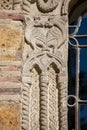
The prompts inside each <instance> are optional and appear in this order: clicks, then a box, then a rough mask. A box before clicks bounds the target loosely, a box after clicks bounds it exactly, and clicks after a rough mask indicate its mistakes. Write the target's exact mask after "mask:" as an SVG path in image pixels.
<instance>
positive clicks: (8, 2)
mask: <svg viewBox="0 0 87 130" xmlns="http://www.w3.org/2000/svg"><path fill="white" fill-rule="evenodd" d="M21 8H22V0H0V9H1V10H3V9H4V10H14V9H15V10H21Z"/></svg>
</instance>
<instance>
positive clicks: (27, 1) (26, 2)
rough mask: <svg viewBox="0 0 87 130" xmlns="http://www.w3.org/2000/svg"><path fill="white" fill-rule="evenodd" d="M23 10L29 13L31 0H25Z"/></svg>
mask: <svg viewBox="0 0 87 130" xmlns="http://www.w3.org/2000/svg"><path fill="white" fill-rule="evenodd" d="M22 8H23V11H24V12H25V13H28V12H30V1H29V0H24V1H23V7H22Z"/></svg>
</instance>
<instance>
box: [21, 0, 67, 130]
mask: <svg viewBox="0 0 87 130" xmlns="http://www.w3.org/2000/svg"><path fill="white" fill-rule="evenodd" d="M62 2H63V1H62ZM35 3H36V6H35V8H38V10H39V12H40V14H39V15H36V16H35V15H32V12H30V6H31V5H32V4H35ZM58 4H59V1H58V0H54V1H52V0H30V1H29V0H25V1H24V2H23V11H25V12H28V13H27V14H26V15H25V23H26V26H25V45H24V48H26V49H25V50H24V53H25V54H24V57H25V58H24V57H23V74H22V83H23V86H22V119H21V120H22V122H21V130H67V129H68V128H67V50H68V49H67V46H68V44H67V32H68V31H67V15H59V13H58V15H56V14H53V13H51V14H49V12H52V11H53V10H55V9H56V8H57V7H58ZM61 5H63V3H62V4H61ZM61 11H62V7H61ZM42 12H43V13H44V14H43V15H42Z"/></svg>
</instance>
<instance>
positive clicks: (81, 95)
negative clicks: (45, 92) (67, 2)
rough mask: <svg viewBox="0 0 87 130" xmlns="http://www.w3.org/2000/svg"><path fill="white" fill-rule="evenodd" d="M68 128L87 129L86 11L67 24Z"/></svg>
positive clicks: (73, 129)
mask: <svg viewBox="0 0 87 130" xmlns="http://www.w3.org/2000/svg"><path fill="white" fill-rule="evenodd" d="M68 77H69V78H68V124H69V125H68V130H87V12H85V13H84V14H83V15H81V16H79V18H78V19H76V20H75V21H74V22H73V23H70V26H69V57H68Z"/></svg>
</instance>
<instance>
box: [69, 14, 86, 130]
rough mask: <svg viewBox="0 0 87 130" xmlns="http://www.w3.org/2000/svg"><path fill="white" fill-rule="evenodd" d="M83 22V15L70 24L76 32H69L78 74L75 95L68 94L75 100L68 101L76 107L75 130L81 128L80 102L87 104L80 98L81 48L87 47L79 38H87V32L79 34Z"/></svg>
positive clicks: (70, 105) (70, 45) (71, 105)
mask: <svg viewBox="0 0 87 130" xmlns="http://www.w3.org/2000/svg"><path fill="white" fill-rule="evenodd" d="M81 22H82V16H80V17H79V18H78V23H77V25H70V26H69V29H70V28H73V29H74V32H73V33H72V34H69V47H70V48H74V49H75V50H76V76H75V86H76V89H75V90H76V91H75V96H74V95H68V100H69V99H70V98H73V100H74V101H75V102H74V103H73V104H69V103H68V107H75V130H80V128H79V104H87V100H80V99H79V67H80V63H79V62H80V56H79V55H80V49H81V48H87V45H80V44H79V42H78V40H77V38H87V34H84V35H78V34H77V33H78V31H79V28H80V26H81ZM70 39H72V40H74V41H75V43H76V44H72V43H71V41H70Z"/></svg>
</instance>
